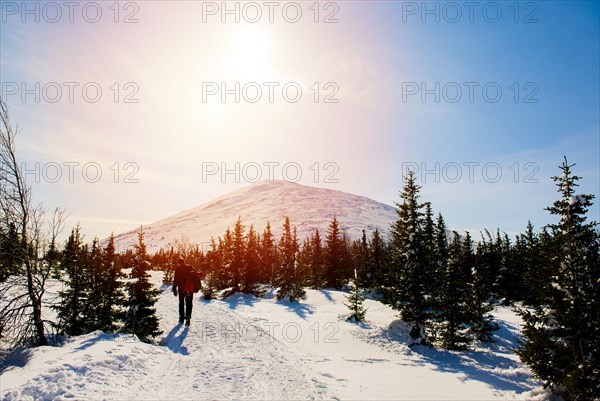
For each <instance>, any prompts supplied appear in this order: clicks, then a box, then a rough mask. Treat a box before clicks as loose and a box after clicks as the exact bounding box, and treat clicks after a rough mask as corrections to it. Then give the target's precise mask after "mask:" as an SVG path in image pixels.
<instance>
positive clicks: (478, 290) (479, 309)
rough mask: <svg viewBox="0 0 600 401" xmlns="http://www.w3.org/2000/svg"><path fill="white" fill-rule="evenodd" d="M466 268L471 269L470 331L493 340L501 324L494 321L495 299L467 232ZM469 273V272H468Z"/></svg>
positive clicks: (468, 296) (481, 339)
mask: <svg viewBox="0 0 600 401" xmlns="http://www.w3.org/2000/svg"><path fill="white" fill-rule="evenodd" d="M463 253H464V255H465V256H464V259H465V268H466V269H470V270H471V276H470V281H469V283H468V286H469V294H468V295H467V309H468V312H469V318H468V320H469V323H470V325H471V327H470V329H469V331H470V333H472V334H473V335H474V337H475V338H476V339H477V340H479V341H483V342H492V334H493V333H494V331H496V330H498V329H499V328H500V326H498V324H497V323H496V322H495V321H494V316H493V315H492V314H491V312H492V310H493V309H494V300H493V298H492V297H491V294H490V293H489V292H487V291H486V290H485V287H484V286H483V278H482V275H481V274H480V272H479V269H478V267H477V257H476V255H475V254H474V253H473V241H472V240H471V236H470V234H469V233H468V232H467V233H466V235H465V239H464V242H463ZM466 273H468V272H466Z"/></svg>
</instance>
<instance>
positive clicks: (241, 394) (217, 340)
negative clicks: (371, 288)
mask: <svg viewBox="0 0 600 401" xmlns="http://www.w3.org/2000/svg"><path fill="white" fill-rule="evenodd" d="M152 281H153V282H154V284H155V285H157V286H160V283H161V281H162V274H161V273H159V272H152ZM162 289H163V290H164V292H163V293H162V294H161V296H160V298H159V300H158V302H157V304H156V309H157V314H158V316H159V319H160V324H161V329H162V330H163V334H162V335H161V336H160V337H158V338H157V339H156V340H157V342H158V343H159V344H160V345H150V344H145V343H142V342H139V341H138V340H137V338H136V337H133V336H129V335H124V334H105V333H102V332H94V333H89V334H86V335H83V336H77V337H73V338H71V339H69V340H68V341H67V342H66V343H65V344H64V345H62V346H59V347H48V346H46V347H38V348H33V349H28V350H16V351H13V352H11V353H9V354H8V355H7V359H5V360H4V361H3V362H2V363H0V397H1V398H2V400H73V399H77V400H80V399H83V400H100V399H106V400H175V399H177V400H186V399H193V400H216V399H218V400H225V399H236V400H249V399H252V400H311V399H343V400H365V399H380V400H430V401H431V400H461V401H464V400H482V399H485V400H493V399H498V400H508V399H510V400H528V401H530V400H545V399H547V398H548V394H547V391H544V390H543V389H542V388H541V385H540V383H539V382H538V381H536V380H534V379H533V378H532V377H531V373H530V371H529V369H528V368H527V367H526V366H524V365H523V364H521V363H520V362H519V361H518V357H517V356H516V355H514V354H513V353H512V351H511V350H512V349H513V348H514V347H515V346H516V345H517V344H516V342H515V335H516V334H517V333H518V330H519V324H520V320H519V318H518V316H516V315H515V313H514V312H513V311H511V309H510V308H507V307H499V308H496V310H495V311H494V314H495V316H496V318H497V319H498V322H499V323H500V325H501V329H500V330H499V331H498V332H497V333H496V335H495V336H494V338H495V340H496V342H495V343H494V344H475V349H473V350H470V351H466V352H452V351H445V350H438V349H429V348H426V347H415V348H410V347H409V346H408V344H409V343H410V340H409V334H408V328H407V327H405V325H404V324H403V323H402V322H401V321H399V320H398V318H397V312H396V311H394V310H392V309H391V308H389V306H387V305H383V304H381V303H380V302H377V301H375V300H370V299H368V300H367V301H366V307H367V308H368V311H367V320H368V321H367V322H366V323H365V324H359V325H357V324H354V323H349V322H346V321H345V320H344V316H345V314H346V313H347V312H348V310H347V308H346V306H345V305H344V303H345V302H346V295H347V293H344V292H341V291H329V290H307V296H306V298H305V299H303V300H302V302H300V303H289V302H278V301H277V300H276V299H275V297H274V291H272V290H271V291H269V292H268V293H267V294H265V296H264V297H263V298H256V297H254V296H251V295H247V294H235V295H233V296H231V297H229V298H227V299H225V300H214V301H210V302H208V301H204V300H202V299H200V298H199V297H198V296H196V299H195V300H194V311H193V315H192V325H191V327H189V328H186V327H185V326H184V325H180V324H179V323H178V319H179V312H178V299H177V298H176V297H174V296H173V294H172V293H171V292H170V289H169V288H168V287H167V286H163V287H162ZM286 327H287V328H288V329H289V330H286V329H285V328H286Z"/></svg>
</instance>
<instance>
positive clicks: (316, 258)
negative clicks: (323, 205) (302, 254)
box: [310, 228, 325, 288]
mask: <svg viewBox="0 0 600 401" xmlns="http://www.w3.org/2000/svg"><path fill="white" fill-rule="evenodd" d="M310 243H311V250H312V252H311V256H312V260H311V261H310V266H311V284H312V287H313V288H323V285H324V284H325V277H324V276H325V250H324V249H323V242H322V240H321V234H320V233H319V229H318V228H317V229H315V232H314V234H313V235H312V236H311V237H310Z"/></svg>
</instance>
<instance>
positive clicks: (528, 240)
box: [518, 221, 550, 306]
mask: <svg viewBox="0 0 600 401" xmlns="http://www.w3.org/2000/svg"><path fill="white" fill-rule="evenodd" d="M518 245H519V248H520V249H519V258H520V264H521V266H522V268H521V269H522V279H521V280H520V282H521V287H522V293H523V297H522V300H523V302H524V303H525V304H526V305H531V306H537V305H540V304H541V302H542V301H543V299H544V298H545V293H546V291H547V290H548V283H549V282H550V274H549V271H548V268H547V264H546V263H544V260H543V256H542V253H541V252H540V251H541V244H540V236H539V235H538V234H537V233H536V232H534V230H533V225H532V224H531V221H529V222H528V223H527V229H526V231H525V233H524V234H522V235H521V236H520V241H519V244H518Z"/></svg>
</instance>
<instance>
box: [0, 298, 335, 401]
mask: <svg viewBox="0 0 600 401" xmlns="http://www.w3.org/2000/svg"><path fill="white" fill-rule="evenodd" d="M157 310H158V311H159V315H160V319H161V328H162V330H163V336H162V340H161V341H160V344H161V345H163V346H162V347H157V346H153V345H149V344H144V343H141V342H139V341H137V339H136V338H135V337H131V336H126V335H108V334H104V333H101V332H95V333H90V334H88V335H85V336H79V337H75V338H73V340H72V341H71V342H70V343H68V344H66V345H65V346H63V347H41V348H38V349H35V350H30V351H26V352H25V354H26V355H22V357H23V358H24V361H23V362H26V360H27V359H28V358H27V354H29V353H31V354H35V356H38V355H39V353H44V356H43V358H40V359H41V360H44V361H45V363H42V364H36V363H35V362H34V361H31V363H27V372H28V374H27V375H26V376H27V377H29V378H30V379H29V380H27V381H25V380H24V382H23V383H19V382H15V380H18V378H19V377H18V376H17V375H10V379H9V380H10V382H6V379H7V377H6V375H4V374H3V377H2V378H1V379H0V380H1V387H2V388H0V390H2V396H3V400H28V399H30V400H66V399H73V398H75V399H126V400H129V399H136V400H140V399H145V400H150V399H152V400H157V399H161V400H162V399H194V400H206V399H212V400H215V399H238V400H243V399H252V400H258V399H261V400H267V399H279V400H283V399H285V400H292V399H295V400H298V399H301V400H307V399H320V398H330V397H328V396H327V395H326V394H324V390H323V386H322V385H321V384H320V383H318V382H317V381H315V380H313V379H312V378H311V377H310V369H309V368H307V367H306V366H305V365H304V364H303V363H302V362H300V361H298V359H297V358H296V357H295V355H294V354H293V353H291V351H290V350H289V349H288V348H287V347H286V346H285V345H284V344H282V343H280V342H279V341H278V340H276V339H275V338H273V337H272V336H271V335H270V334H269V333H268V332H267V331H259V328H260V327H259V326H257V325H255V324H252V323H251V322H250V321H248V319H247V318H244V317H242V316H240V315H239V314H238V313H236V312H235V311H233V310H230V309H229V308H228V307H227V306H226V304H224V303H222V302H206V301H203V300H201V299H195V300H194V310H193V318H192V325H191V326H190V327H186V326H185V325H182V324H178V314H179V312H178V302H177V298H176V297H174V296H173V295H172V294H171V293H170V292H169V291H166V292H165V293H163V294H162V295H161V297H160V300H159V302H158V303H157ZM236 330H237V331H236ZM240 330H243V331H240ZM236 333H242V334H241V335H238V334H236ZM81 351H85V352H81ZM32 359H37V358H32ZM17 365H18V363H17ZM23 376H25V375H23ZM9 386H10V387H11V388H12V390H9V391H7V392H4V388H6V387H9Z"/></svg>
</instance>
